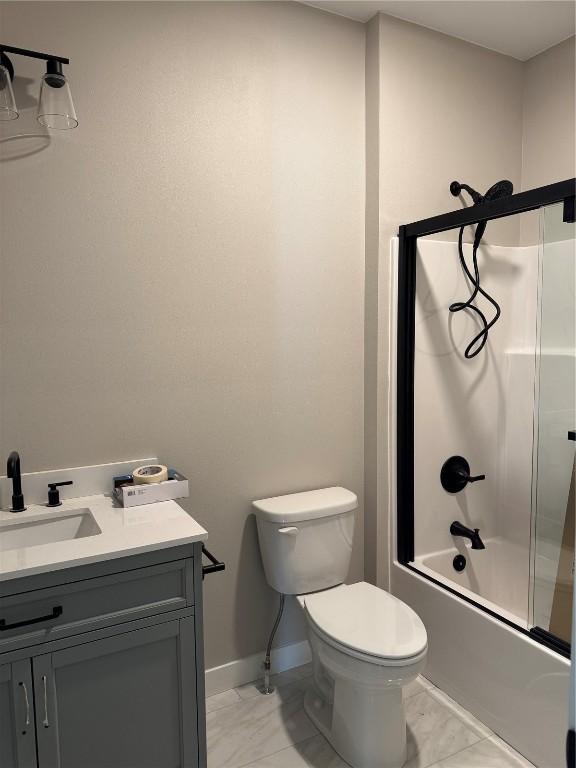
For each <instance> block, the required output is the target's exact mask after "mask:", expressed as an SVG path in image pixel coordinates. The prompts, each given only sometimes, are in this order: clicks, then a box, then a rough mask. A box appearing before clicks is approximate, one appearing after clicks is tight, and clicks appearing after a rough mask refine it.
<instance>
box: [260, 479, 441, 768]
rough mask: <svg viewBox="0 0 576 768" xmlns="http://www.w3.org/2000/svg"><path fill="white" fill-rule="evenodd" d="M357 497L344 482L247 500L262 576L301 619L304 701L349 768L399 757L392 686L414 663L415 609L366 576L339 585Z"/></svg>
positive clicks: (417, 645) (402, 749) (420, 644)
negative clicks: (305, 648)
mask: <svg viewBox="0 0 576 768" xmlns="http://www.w3.org/2000/svg"><path fill="white" fill-rule="evenodd" d="M357 507H358V499H357V497H356V495H355V494H354V493H352V492H351V491H349V490H347V489H346V488H340V487H334V488H322V489H320V490H316V491H306V492H304V493H293V494H289V495H286V496H276V497H274V498H270V499H262V500H260V501H255V502H254V510H255V515H256V519H257V525H258V538H259V541H260V549H261V552H262V560H263V563H264V570H265V573H266V578H267V580H268V583H269V584H270V586H272V587H273V589H275V590H276V591H277V592H280V593H281V594H284V595H295V596H296V597H297V600H298V603H299V605H300V606H301V608H302V610H303V612H304V616H305V618H306V623H307V628H308V639H309V641H310V646H311V650H312V662H313V676H312V682H311V684H310V686H309V688H308V690H307V691H306V694H305V698H304V706H305V709H306V712H307V714H308V716H309V717H310V719H311V720H312V722H313V723H314V724H315V725H316V727H317V728H318V730H319V731H320V732H321V733H322V734H323V735H324V736H325V737H326V739H327V740H328V741H329V742H330V744H331V745H332V746H333V747H334V749H335V750H336V752H338V754H339V755H340V756H341V757H342V758H343V759H344V760H345V761H346V762H347V763H349V764H350V765H351V766H353V768H400V767H401V766H402V765H403V763H404V762H405V760H406V720H405V715H404V705H403V701H402V688H403V686H405V685H406V684H408V683H410V682H411V681H412V680H414V679H415V678H416V677H417V675H418V674H419V673H420V672H421V671H422V669H423V668H424V663H425V660H426V650H427V637H426V629H425V627H424V624H423V623H422V621H421V619H420V618H419V617H418V615H417V614H416V613H415V612H414V611H413V610H412V609H411V608H410V607H409V606H408V605H406V604H405V603H403V602H402V601H401V600H398V599H397V598H396V597H394V596H393V595H391V594H389V593H388V592H386V591H384V590H383V589H379V588H378V587H374V586H373V585H371V584H367V583H366V582H359V583H356V584H350V585H347V584H344V581H345V579H346V576H347V574H348V568H349V565H350V556H351V554H352V542H353V537H354V517H355V512H356V509H357Z"/></svg>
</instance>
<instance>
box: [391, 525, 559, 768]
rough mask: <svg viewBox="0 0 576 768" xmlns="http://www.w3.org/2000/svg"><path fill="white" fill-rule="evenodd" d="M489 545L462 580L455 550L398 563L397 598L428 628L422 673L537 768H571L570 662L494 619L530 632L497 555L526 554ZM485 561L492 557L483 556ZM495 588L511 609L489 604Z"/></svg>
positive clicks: (394, 576)
mask: <svg viewBox="0 0 576 768" xmlns="http://www.w3.org/2000/svg"><path fill="white" fill-rule="evenodd" d="M488 543H489V544H490V547H489V548H488V546H487V548H486V550H480V551H470V550H469V551H467V552H466V553H465V556H466V557H467V561H468V563H467V567H466V569H465V570H464V571H463V572H462V573H460V574H458V573H457V572H456V571H454V569H453V566H452V560H453V559H454V556H455V555H456V554H460V552H459V550H456V549H454V550H449V551H448V550H447V551H443V552H436V553H434V554H430V555H426V556H423V557H421V558H418V559H417V560H415V561H414V563H412V564H410V565H408V566H406V565H402V564H400V563H398V562H397V561H395V562H393V563H392V565H391V569H390V580H391V586H390V588H391V591H392V593H393V594H395V595H396V596H397V597H399V598H400V599H401V600H403V601H404V602H406V603H407V604H408V605H410V606H411V607H412V608H414V610H415V611H416V612H417V613H418V614H419V616H420V617H421V619H422V621H423V622H424V625H425V626H426V631H427V633H428V658H427V663H426V669H425V670H424V673H423V674H424V675H425V676H426V677H428V678H429V679H430V680H431V681H432V682H433V683H434V684H436V685H438V686H439V687H440V688H442V689H443V690H444V691H446V693H448V694H449V695H450V696H452V698H454V699H455V700H456V701H458V702H459V703H460V704H462V706H464V707H465V708H466V709H468V710H469V711H470V712H472V713H473V714H474V715H476V717H478V718H479V719H480V720H481V721H482V722H484V723H485V724H486V725H487V726H488V727H489V728H491V729H492V730H493V731H494V732H495V733H497V734H498V735H499V736H501V737H502V738H503V739H504V740H505V741H507V742H508V743H509V744H511V745H512V746H513V747H514V748H515V749H517V750H518V751H519V752H520V753H521V754H523V755H524V756H525V757H526V758H527V759H528V760H530V761H531V762H533V763H534V764H535V765H536V766H538V768H565V767H566V761H565V756H564V754H565V753H564V750H565V740H566V731H567V723H568V689H569V671H570V662H569V660H568V659H566V658H564V657H563V656H561V655H560V654H558V653H556V652H555V651H552V650H550V649H548V648H546V647H545V646H544V645H541V644H540V643H538V642H536V641H535V640H533V639H532V638H531V637H529V636H528V634H526V633H525V632H522V631H521V629H517V628H515V627H513V626H511V625H510V624H508V623H506V622H505V621H502V620H501V619H499V618H496V617H495V616H494V615H492V614H491V613H489V612H488V611H493V612H494V613H500V614H501V615H502V616H503V617H504V618H505V619H507V620H508V621H511V622H513V623H514V624H520V623H522V624H523V625H524V626H526V618H525V616H526V610H527V606H524V607H522V601H518V599H517V597H518V595H517V593H516V590H515V589H514V588H510V583H509V582H510V579H509V578H508V579H507V578H506V571H505V565H503V564H502V561H501V560H499V558H498V557H497V556H496V554H497V552H498V548H500V553H501V554H502V553H504V554H508V555H511V556H512V557H514V556H520V555H521V554H522V553H521V552H514V550H513V549H509V547H510V545H507V544H506V542H502V541H498V540H488V541H487V545H488ZM491 553H492V554H491ZM482 554H486V555H487V557H486V558H481V557H477V556H479V555H482ZM491 569H494V572H493V573H492V574H491ZM432 578H433V579H435V581H432V580H431V579H432ZM436 582H438V583H436ZM446 587H449V588H451V589H453V590H457V591H458V592H459V593H460V594H461V596H460V595H456V594H453V593H451V592H449V591H448V589H447V588H446ZM496 588H498V589H499V590H501V592H499V595H500V594H501V595H507V599H508V602H507V606H508V607H507V609H505V610H502V609H500V607H499V606H498V605H497V604H496V603H495V602H493V601H491V600H490V597H491V596H492V597H494V596H495V595H494V590H495V589H496ZM465 598H468V599H472V600H474V602H475V603H477V605H472V604H471V603H470V602H467V600H466V599H465ZM524 602H525V600H524Z"/></svg>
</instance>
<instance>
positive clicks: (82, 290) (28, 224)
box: [0, 2, 365, 667]
mask: <svg viewBox="0 0 576 768" xmlns="http://www.w3.org/2000/svg"><path fill="white" fill-rule="evenodd" d="M0 28H1V29H2V41H3V42H7V43H11V44H13V45H16V46H23V47H27V48H36V49H38V50H42V51H44V50H47V51H56V52H58V53H62V54H64V55H66V56H69V57H70V60H71V64H70V67H69V76H70V81H71V84H72V88H73V92H74V98H75V101H76V108H77V111H78V116H79V120H80V125H79V127H78V128H77V129H76V130H74V131H68V132H63V133H58V132H55V133H54V134H52V135H51V136H50V137H46V136H42V134H41V131H40V129H39V126H38V124H37V123H36V121H35V118H34V109H35V101H36V96H35V94H36V88H37V87H39V81H40V77H41V73H42V67H41V66H40V65H39V63H38V62H31V61H29V60H26V59H20V58H17V57H14V64H15V65H16V74H17V77H16V81H15V87H16V98H17V99H18V100H19V103H20V106H21V107H22V115H21V117H20V119H19V120H16V121H14V123H11V124H10V125H9V126H6V124H3V134H2V135H3V136H4V137H6V136H7V134H15V133H18V134H21V133H33V134H36V136H37V138H35V139H34V138H29V139H21V140H12V141H6V142H2V143H0V156H1V159H2V161H3V162H2V163H0V217H1V223H0V253H1V264H0V270H1V275H0V276H1V280H0V312H1V315H0V320H1V331H0V332H1V334H2V337H1V350H0V352H1V363H2V372H1V387H2V389H1V399H0V419H1V422H0V457H6V456H7V454H8V451H9V450H11V449H19V450H20V453H21V455H22V459H23V467H24V470H25V471H33V470H40V469H49V468H51V467H67V466H74V465H83V464H92V463H99V462H107V461H116V460H122V459H130V458H138V457H146V456H158V457H160V458H161V459H163V460H164V462H165V463H170V464H173V465H174V466H176V467H178V468H179V469H180V470H181V471H183V472H184V473H185V474H186V475H187V476H188V477H189V478H190V487H191V495H190V499H187V500H185V501H184V506H185V507H186V509H188V510H189V511H190V513H191V514H193V515H194V516H195V517H196V518H197V519H198V520H199V521H200V522H201V523H202V524H203V525H204V526H205V527H206V528H207V529H208V531H209V533H210V542H209V544H210V549H212V550H213V551H214V552H215V554H217V555H218V556H219V557H220V558H222V559H223V560H224V561H225V562H226V566H227V568H226V571H225V572H224V573H222V574H218V576H217V577H212V578H210V579H207V580H206V594H205V630H206V655H207V666H208V667H213V666H216V665H222V664H225V663H227V662H230V661H233V660H235V659H241V658H244V657H247V656H249V655H251V654H256V653H260V652H261V651H262V650H263V649H264V648H265V645H266V640H267V635H268V632H269V630H270V625H271V622H272V621H273V616H274V612H275V609H276V597H275V596H274V594H273V593H272V591H271V590H270V589H269V588H268V586H267V584H266V580H265V578H264V574H263V571H262V567H261V563H260V555H259V550H258V544H257V540H256V529H255V525H254V522H253V519H252V517H251V501H252V500H253V499H258V498H266V497H268V496H273V495H275V494H282V493H288V492H292V491H297V490H305V489H310V488H315V487H319V486H329V485H336V484H339V485H344V486H346V487H349V488H351V489H352V490H354V491H355V492H356V493H358V494H359V495H360V496H361V494H362V484H363V429H362V426H363V410H362V409H363V314H364V306H363V304H364V285H363V280H364V272H363V269H364V53H365V51H364V27H363V25H362V24H360V23H358V22H353V21H350V20H348V19H344V18H342V17H339V16H334V15H331V14H326V13H324V12H322V11H318V10H316V9H312V8H309V7H306V6H301V5H297V4H293V3H284V2H255V3H243V2H231V3H218V2H216V3H180V2H174V3H170V2H143V3H131V2H128V3H123V2H113V3H107V2H97V3H92V2H78V3H76V2H62V3H58V2H55V3H53V2H39V3H34V2H30V3H11V2H7V3H0ZM39 134H40V135H39ZM358 516H359V519H358V529H357V539H356V545H355V549H354V556H353V564H352V570H351V574H350V577H351V579H352V580H359V579H361V578H362V576H363V562H362V559H363V558H362V508H361V507H360V510H359V513H358ZM297 618H298V616H297V615H296V613H295V614H294V615H293V616H292V615H290V616H289V619H290V620H289V621H286V622H285V623H284V624H283V627H282V631H283V633H284V634H283V635H281V637H280V640H279V642H280V644H285V643H290V642H294V641H300V640H303V639H304V637H305V630H304V627H303V626H301V625H300V624H298V623H297Z"/></svg>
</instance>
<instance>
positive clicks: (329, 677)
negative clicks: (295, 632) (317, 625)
mask: <svg viewBox="0 0 576 768" xmlns="http://www.w3.org/2000/svg"><path fill="white" fill-rule="evenodd" d="M308 630H309V640H310V645H311V648H312V661H313V667H314V674H313V678H312V681H311V684H310V686H309V688H308V690H307V691H306V694H305V698H304V708H305V711H306V714H307V715H308V717H309V718H310V719H311V720H312V722H313V723H314V725H315V726H316V727H317V728H318V730H319V731H320V733H321V734H322V735H323V736H324V737H325V738H326V740H327V741H328V742H329V743H330V744H331V745H332V747H333V748H334V750H335V751H336V752H337V753H338V754H339V755H340V757H342V759H343V760H345V761H346V762H347V763H348V764H349V765H351V766H352V768H402V766H403V765H404V763H405V762H406V718H405V712H404V702H403V697H402V689H403V687H404V685H406V684H407V683H409V682H410V681H411V680H413V679H415V678H416V676H417V675H418V674H419V673H420V672H421V671H422V668H423V666H424V657H422V659H420V660H418V661H417V662H415V663H410V664H407V665H405V666H403V667H400V666H397V667H391V668H387V667H385V666H384V665H381V666H379V665H375V664H367V663H365V662H362V661H359V660H357V659H353V658H351V657H350V656H349V655H348V654H345V653H343V652H341V651H340V650H338V649H337V648H334V647H332V646H330V645H328V644H327V643H326V642H325V641H324V640H323V639H322V638H321V637H319V636H318V635H317V634H316V632H314V630H313V629H312V627H311V626H310V625H309V626H308Z"/></svg>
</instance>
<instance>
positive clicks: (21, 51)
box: [0, 43, 70, 64]
mask: <svg viewBox="0 0 576 768" xmlns="http://www.w3.org/2000/svg"><path fill="white" fill-rule="evenodd" d="M0 53H16V54H17V55H18V56H27V57H28V58H29V59H41V60H42V61H58V62H60V64H70V59H66V58H64V56H54V55H52V54H51V53H40V51H29V50H28V49H27V48H15V47H14V46H13V45H3V44H2V43H0Z"/></svg>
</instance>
